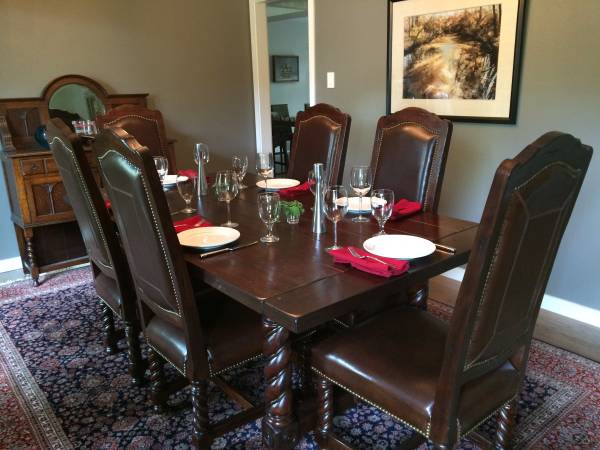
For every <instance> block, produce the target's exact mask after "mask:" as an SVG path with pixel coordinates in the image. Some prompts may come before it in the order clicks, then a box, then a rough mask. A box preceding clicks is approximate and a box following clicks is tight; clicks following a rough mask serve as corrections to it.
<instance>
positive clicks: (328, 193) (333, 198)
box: [323, 186, 348, 250]
mask: <svg viewBox="0 0 600 450" xmlns="http://www.w3.org/2000/svg"><path fill="white" fill-rule="evenodd" d="M323 209H324V211H325V215H326V216H327V218H328V219H329V220H331V221H332V222H333V245H332V246H331V247H328V248H327V249H326V250H337V249H339V248H341V247H340V246H339V245H338V243H337V223H338V222H339V221H340V220H342V219H343V218H344V216H345V215H346V213H347V212H348V191H347V190H346V188H345V187H344V186H329V187H328V188H327V189H326V190H325V194H324V195H323Z"/></svg>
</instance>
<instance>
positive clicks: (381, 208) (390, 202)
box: [371, 189, 394, 236]
mask: <svg viewBox="0 0 600 450" xmlns="http://www.w3.org/2000/svg"><path fill="white" fill-rule="evenodd" d="M393 210H394V191H392V190H391V189H375V190H374V191H373V193H372V194H371V214H373V217H374V218H375V220H377V223H378V224H379V232H378V233H377V234H376V236H379V235H381V234H385V230H384V227H385V222H386V221H387V220H388V219H389V218H390V216H391V215H392V211H393Z"/></svg>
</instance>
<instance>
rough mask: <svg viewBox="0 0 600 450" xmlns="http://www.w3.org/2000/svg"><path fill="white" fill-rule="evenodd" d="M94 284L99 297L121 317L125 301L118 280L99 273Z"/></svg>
mask: <svg viewBox="0 0 600 450" xmlns="http://www.w3.org/2000/svg"><path fill="white" fill-rule="evenodd" d="M94 284H95V286H96V293H97V294H98V296H99V297H100V298H101V299H102V300H104V301H105V302H106V303H107V304H108V305H109V306H110V307H111V308H112V309H113V310H114V311H116V312H117V313H118V314H119V316H121V305H122V304H123V300H122V298H121V293H120V291H119V287H118V286H117V282H116V280H114V279H113V278H111V277H109V276H107V275H106V274H104V273H103V272H99V273H98V274H96V276H95V277H94Z"/></svg>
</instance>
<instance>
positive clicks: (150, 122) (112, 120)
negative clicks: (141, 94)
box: [96, 105, 176, 173]
mask: <svg viewBox="0 0 600 450" xmlns="http://www.w3.org/2000/svg"><path fill="white" fill-rule="evenodd" d="M96 123H97V126H98V129H99V130H100V129H102V128H104V127H118V128H123V129H124V130H125V131H127V133H129V134H131V135H132V136H134V137H135V139H136V141H138V142H139V143H140V144H141V145H143V146H144V147H148V149H149V150H150V153H151V155H152V156H165V157H166V158H167V159H168V160H169V172H170V173H175V169H176V165H175V155H174V153H173V151H172V149H171V148H170V146H169V142H168V140H167V134H166V131H165V123H164V120H163V116H162V114H161V112H160V111H158V110H154V109H148V108H145V107H143V106H139V105H121V106H117V107H115V108H113V109H111V110H109V111H108V112H107V113H106V114H104V115H98V116H97V118H96Z"/></svg>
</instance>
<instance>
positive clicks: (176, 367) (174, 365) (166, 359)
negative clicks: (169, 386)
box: [146, 338, 187, 378]
mask: <svg viewBox="0 0 600 450" xmlns="http://www.w3.org/2000/svg"><path fill="white" fill-rule="evenodd" d="M146 343H147V344H148V346H149V347H151V348H152V350H154V351H155V352H156V353H158V354H159V355H160V356H162V357H163V359H164V360H165V361H167V362H168V363H169V364H171V365H172V366H173V367H175V369H177V371H178V372H179V373H180V374H181V375H183V376H184V377H186V378H187V376H186V375H185V372H186V361H184V362H183V372H182V371H181V369H180V368H179V366H178V365H177V364H175V363H174V362H173V361H171V360H170V359H169V358H167V357H166V356H165V355H164V354H163V353H162V352H161V351H160V350H158V349H157V348H156V347H155V346H154V345H152V344H151V343H150V341H149V340H148V338H146Z"/></svg>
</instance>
